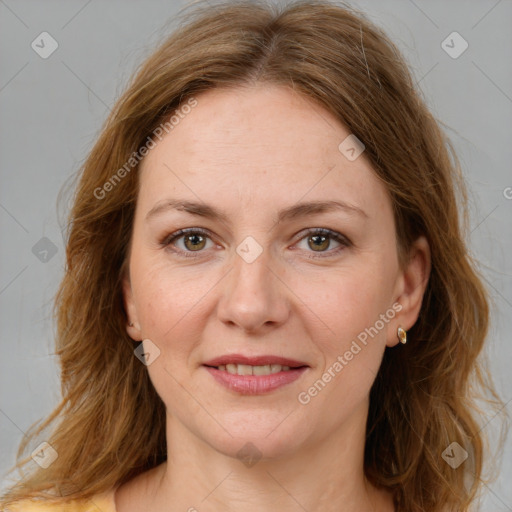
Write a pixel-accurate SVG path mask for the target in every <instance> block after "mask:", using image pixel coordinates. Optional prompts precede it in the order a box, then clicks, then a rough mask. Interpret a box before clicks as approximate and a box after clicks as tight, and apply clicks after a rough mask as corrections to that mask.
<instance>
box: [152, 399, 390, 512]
mask: <svg viewBox="0 0 512 512" xmlns="http://www.w3.org/2000/svg"><path fill="white" fill-rule="evenodd" d="M367 411H368V404H367V403H364V404H362V406H361V409H360V410H358V411H356V412H355V413H354V414H353V415H352V416H351V417H350V418H348V419H347V421H346V422H345V423H344V424H343V425H342V426H341V427H340V425H336V426H335V428H334V426H333V429H332V432H331V433H330V434H329V435H327V436H325V437H324V438H323V439H315V440H311V442H309V443H308V444H307V445H302V446H301V449H300V450H294V451H292V452H290V453H288V454H281V455H280V456H275V457H274V456H273V457H272V458H266V457H265V448H263V450H262V451H261V452H260V451H259V450H258V452H254V454H255V455H256V456H255V457H254V458H253V459H252V461H249V460H247V459H243V460H242V459H240V458H236V457H233V456H231V455H226V454H225V453H220V451H218V450H215V449H213V448H212V447H211V445H209V444H206V443H205V442H204V441H202V440H200V439H199V438H198V437H197V436H195V435H194V434H192V433H191V432H190V430H188V429H187V428H186V427H185V426H184V425H183V424H182V423H181V422H179V421H178V420H177V419H176V418H172V417H168V418H167V441H168V443H167V449H168V458H167V462H165V463H164V464H161V465H160V466H158V468H155V470H156V471H155V473H154V475H153V476H154V478H153V482H152V484H151V485H148V496H151V498H150V502H151V509H152V510H155V511H159V512H160V511H161V512H167V511H169V512H170V511H171V510H187V511H189V512H196V511H212V512H213V511H220V510H222V511H225V512H234V511H235V510H236V511H237V512H238V511H239V510H240V509H243V510H244V512H261V511H262V510H279V511H282V512H288V511H290V512H291V511H293V512H296V511H297V510H307V511H308V512H317V511H318V512H320V511H331V510H332V511H340V510H343V512H361V511H362V510H364V511H368V512H370V511H374V510H375V511H379V512H393V510H394V507H393V503H392V498H391V495H390V494H389V493H387V492H385V491H380V490H377V489H376V488H374V487H373V486H372V485H371V484H370V483H369V482H368V481H367V480H366V478H365V476H364V471H363V456H364V442H365V425H366V416H367ZM171 432H172V435H171ZM276 434H277V433H276ZM281 442H282V443H283V442H286V440H282V441H281ZM253 444H254V445H255V446H262V447H263V446H264V441H263V442H262V441H261V440H259V441H258V440H254V443H253ZM247 446H250V445H247ZM249 452H250V450H249ZM260 455H261V458H259V459H258V457H259V456H260Z"/></svg>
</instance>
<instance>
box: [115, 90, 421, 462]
mask: <svg viewBox="0 0 512 512" xmlns="http://www.w3.org/2000/svg"><path fill="white" fill-rule="evenodd" d="M196 99H197V105H196V106H194V108H191V109H190V112H189V113H188V114H186V115H183V118H182V119H180V121H179V123H177V124H175V125H174V128H173V129H172V131H170V132H169V133H168V134H166V135H165V136H164V137H163V138H162V139H161V140H160V141H158V142H157V143H156V146H155V147H153V149H151V151H150V152H149V154H148V155H147V157H146V158H145V159H144V161H143V163H142V168H141V174H140V191H139V196H138V201H137V207H136V214H135V220H134V226H133V238H132V246H131V254H130V261H129V278H127V279H125V280H124V296H125V304H126V308H127V311H128V315H129V319H130V320H131V321H132V322H133V323H134V325H133V326H132V327H127V329H128V332H129V334H130V335H131V336H132V338H133V339H135V340H146V341H145V342H144V349H145V351H146V352H147V353H150V356H149V363H150V364H148V366H147V369H148V371H149V375H150V378H151V380H152V382H153V385H154V387H155V389H156V391H157V392H158V394H159V395H160V397H161V398H162V400H163V402H164V403H165V405H166V409H167V415H168V417H167V420H168V422H171V424H172V425H173V426H174V428H175V429H181V430H182V431H183V429H184V431H186V432H187V433H189V434H191V435H192V436H195V438H198V439H200V440H202V441H204V442H206V443H207V444H208V445H210V446H211V447H213V448H214V449H216V450H218V451H220V452H222V453H225V454H229V455H232V456H236V454H237V452H238V451H239V450H240V448H241V447H243V446H244V445H245V444H246V443H247V442H252V443H253V444H254V445H255V446H256V447H257V449H258V450H259V451H260V452H261V453H262V454H263V456H268V457H275V456H279V455H284V454H286V453H292V452H293V451H295V450H297V449H299V448H301V447H307V446H310V447H311V446H314V444H315V443H316V442H319V441H320V440H322V439H325V438H326V437H327V436H329V435H330V434H332V433H333V432H340V431H342V430H343V429H344V428H345V427H346V429H352V430H354V429H359V430H360V431H361V430H364V421H365V414H366V411H367V407H368V394H369V390H370V387H371V385H372V383H373V381H374V379H375V376H376V374H377V372H378V369H379V365H380V362H381V359H382V356H383V352H384V349H385V347H386V345H388V346H392V345H395V344H396V343H397V341H398V339H397V335H396V330H397V327H398V325H402V326H403V327H404V328H409V327H410V326H411V325H412V324H413V323H414V321H415V320H416V317H417V314H418V310H419V303H421V298H420V295H421V294H422V291H421V290H420V289H421V288H422V287H421V286H420V285H419V283H420V282H421V283H422V282H423V281H424V278H425V275H424V272H423V271H422V270H421V268H422V267H421V262H420V263H418V264H415V263H414V261H418V258H413V259H412V260H411V261H412V263H411V266H410V267H408V269H401V268H400V267H399V263H398V257H397V248H396V234H395V228H394V221H393V213H392V206H391V201H390V198H389V196H388V194H387V191H386V189H385V187H384V186H383V185H382V183H380V182H379V181H378V179H377V178H376V176H375V174H374V172H373V171H372V169H371V167H370V165H369V163H368V162H367V161H366V159H365V157H364V152H363V153H362V154H361V156H359V157H357V158H355V157H356V156H357V152H358V151H357V150H358V149H360V148H358V147H357V146H354V143H353V141H351V139H348V140H347V141H345V139H346V138H347V137H348V136H349V135H350V133H349V132H348V131H347V129H346V128H345V127H344V126H343V125H342V124H340V123H339V122H338V121H337V120H336V118H334V117H333V116H332V115H331V114H330V113H329V112H328V111H326V110H324V109H322V108H321V107H319V106H317V105H315V104H312V103H310V102H309V101H308V100H306V99H304V98H303V97H301V96H298V95H296V94H295V93H293V92H291V90H289V89H286V88H281V87H274V86H258V87H254V88H245V89H242V88H240V89H233V90H222V89H217V90H212V91H208V92H206V93H203V94H201V95H199V96H197V97H196ZM187 111H188V109H187ZM343 141H345V142H343ZM342 143H343V144H342ZM340 144H341V148H340ZM351 148H354V151H351ZM327 202H331V203H330V204H331V207H326V206H324V207H322V208H320V207H318V206H316V207H315V206H312V205H311V204H313V203H318V204H319V203H327ZM333 202H338V203H340V205H341V206H338V207H334V206H332V205H333V204H334V203H333ZM178 203H187V205H188V206H182V207H180V206H179V204H178ZM192 203H193V204H194V205H197V206H192ZM177 204H178V206H177V207H176V205H177ZM306 204H308V205H309V206H306ZM173 205H174V206H173ZM213 212H215V213H216V215H215V216H214V215H213ZM182 229H186V230H189V232H188V233H185V234H178V235H176V237H175V238H173V236H174V235H175V234H176V232H178V230H182ZM198 230H200V231H199V232H198ZM315 230H316V231H315ZM318 230H324V231H323V232H322V231H320V232H319V231H318ZM420 259H421V258H420ZM418 290H419V291H418ZM415 293H416V295H414V294H415ZM415 297H416V298H415ZM418 297H419V298H418ZM418 300H419V302H418ZM148 340H150V341H148ZM155 356H156V357H155ZM237 356H242V357H245V358H248V359H246V360H245V362H249V363H253V364H249V365H245V366H225V367H223V366H220V365H221V364H225V365H227V364H232V363H236V362H239V363H240V362H244V359H237V358H236V357H237ZM218 358H225V359H223V360H221V361H219V360H218ZM251 358H258V359H252V360H251ZM279 358H285V359H286V360H292V361H291V362H290V361H288V362H289V363H290V364H289V365H286V362H287V361H283V360H281V366H276V365H278V364H279V361H280V360H279ZM216 359H217V361H215V360H216ZM151 361H152V362H151ZM229 361H232V363H229ZM207 363H208V365H207ZM271 364H273V365H274V366H270V365H271ZM218 366H220V367H219V368H213V367H218ZM283 366H290V367H291V368H290V369H289V370H286V368H284V369H283V368H282V367H283ZM296 366H302V368H295V369H293V367H296ZM224 368H225V369H224ZM269 372H275V373H271V375H270V376H269V375H268V374H269ZM233 373H237V374H243V375H241V376H238V375H234V374H233ZM251 373H252V374H253V375H247V374H251ZM347 431H348V430H347Z"/></svg>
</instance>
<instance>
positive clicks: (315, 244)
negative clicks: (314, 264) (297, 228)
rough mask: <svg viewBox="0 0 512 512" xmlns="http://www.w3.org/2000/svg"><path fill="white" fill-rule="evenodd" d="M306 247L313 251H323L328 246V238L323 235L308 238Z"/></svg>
mask: <svg viewBox="0 0 512 512" xmlns="http://www.w3.org/2000/svg"><path fill="white" fill-rule="evenodd" d="M310 240H311V241H312V243H309V241H310ZM308 245H309V247H311V249H313V250H315V251H316V250H319V251H323V250H324V249H327V248H328V247H329V245H330V240H329V237H327V236H324V235H313V236H310V237H308Z"/></svg>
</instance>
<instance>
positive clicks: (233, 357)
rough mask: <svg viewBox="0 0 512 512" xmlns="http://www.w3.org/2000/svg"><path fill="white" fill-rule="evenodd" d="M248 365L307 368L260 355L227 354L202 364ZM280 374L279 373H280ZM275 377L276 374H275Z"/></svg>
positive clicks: (300, 364)
mask: <svg viewBox="0 0 512 512" xmlns="http://www.w3.org/2000/svg"><path fill="white" fill-rule="evenodd" d="M230 363H231V364H248V365H250V366H264V365H267V364H280V365H281V366H289V367H290V368H299V367H302V366H309V365H308V364H307V363H304V362H301V361H296V360H294V359H288V358H286V357H280V356H272V355H261V356H250V357H249V356H244V355H242V354H227V355H224V356H220V357H215V358H214V359H210V360H209V361H206V362H205V363H203V364H204V365H205V366H220V365H221V364H230ZM280 373H281V372H280ZM275 375H277V374H275Z"/></svg>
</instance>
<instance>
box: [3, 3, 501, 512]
mask: <svg viewBox="0 0 512 512" xmlns="http://www.w3.org/2000/svg"><path fill="white" fill-rule="evenodd" d="M450 151H451V146H450V144H449V142H448V140H447V139H446V138H445V136H444V135H443V133H442V132H441V130H440V128H439V126H438V124H437V123H436V121H435V119H434V118H433V117H432V115H431V114H430V113H429V112H428V110H427V108H426V106H425V104H424V103H423V101H422V100H421V98H420V96H419V94H418V92H417V91H416V90H415V88H414V86H413V83H412V81H411V77H410V74H409V72H408V70H407V67H406V65H405V63H404V62H403V60H402V58H401V57H400V55H399V53H398V51H397V49H396V47H395V46H394V45H393V44H392V43H391V42H390V41H389V40H388V39H387V38H386V36H385V35H384V34H383V33H382V32H381V31H380V30H379V29H377V28H376V27H374V26H373V25H371V24H370V23H369V22H368V21H367V20H366V19H365V18H364V16H363V15H361V14H360V13H356V12H354V11H352V10H350V9H347V8H342V7H340V6H337V5H335V4H334V3H328V2H319V1H318V2H316V1H309V2H300V3H295V4H290V5H289V6H287V7H285V8H281V9H279V8H277V7H275V6H274V7H273V6H271V5H266V4H264V3H255V2H237V3H233V2H229V3H227V4H221V5H216V6H215V7H208V6H205V7H202V8H197V9H196V10H195V11H194V17H193V18H192V19H191V20H189V22H188V24H186V25H185V26H184V27H183V28H181V29H180V30H178V31H177V32H176V33H175V34H173V35H172V36H171V37H170V38H169V39H168V40H167V41H165V42H164V43H163V45H162V46H161V47H160V48H158V49H157V50H156V51H155V52H154V53H153V55H152V56H150V58H149V59H148V60H147V61H146V62H145V63H144V65H143V66H142V68H141V69H140V70H139V72H138V74H137V76H136V77H135V78H134V80H133V82H132V83H131V84H130V86H129V88H128V90H127V91H126V92H125V94H124V95H123V96H122V97H121V98H120V99H119V101H118V102H117V104H116V106H115V108H114V109H113V111H112V113H111V115H110V118H109V119H108V121H107V123H106V125H105V127H104V129H103V132H102V134H101V135H100V137H99V140H98V141H97V143H96V145H95V147H94V148H93V150H92V152H91V154H90V156H89V158H88V159H87V161H86V162H85V164H84V167H83V169H82V175H81V181H80V183H79V186H78V189H77V193H76V197H75V202H74V205H73V208H72V211H71V214H70V230H69V235H68V242H67V270H66V274H65V276H64V279H63V281H62V284H61V287H60V290H59V293H58V296H57V300H56V308H57V313H58V339H57V353H58V354H59V356H60V360H61V367H62V377H61V378H62V385H63V400H62V403H61V404H60V406H59V407H58V408H57V409H56V410H55V411H54V412H53V413H52V415H51V416H50V417H49V418H48V419H47V421H46V422H45V423H44V424H43V425H42V426H41V428H40V429H39V430H38V431H36V432H35V434H38V433H40V432H41V431H42V429H43V428H46V427H48V426H49V425H55V426H54V427H53V430H52V431H51V433H49V434H48V435H47V437H45V438H44V439H43V440H44V441H45V442H46V443H47V444H43V445H39V446H38V447H37V449H35V450H34V452H33V453H32V455H33V457H32V458H34V460H36V461H37V458H39V459H40V461H41V462H40V463H39V465H40V466H41V467H40V468H39V467H38V468H37V470H36V471H33V472H32V473H31V474H29V475H27V476H26V477H25V478H24V479H23V480H22V481H20V482H18V483H17V484H16V485H15V486H13V487H12V489H11V490H10V491H9V492H7V493H6V494H5V496H4V498H3V501H2V503H3V506H5V507H8V509H9V510H13V511H15V510H23V511H30V510H36V511H43V510H66V511H69V510H77V511H81V512H83V511H92V510H102V511H103V512H114V511H116V512H132V511H142V510H148V511H153V512H163V511H171V510H172V511H174V510H189V511H195V510H198V511H217V510H234V509H235V508H236V509H237V510H238V509H242V510H244V511H263V510H280V511H296V510H308V511H316V510H333V511H334V510H344V511H345V512H361V511H363V510H364V511H370V510H375V511H379V512H387V511H396V512H398V511H400V512H405V511H407V512H416V511H418V512H419V511H429V512H437V511H455V510H457V511H461V510H469V507H470V505H471V503H473V502H474V500H475V497H476V495H477V491H478V490H479V487H480V477H481V472H482V461H483V448H482V446H483V445H482V440H483V438H482V435H483V433H482V432H480V431H479V426H478V424H477V422H476V420H475V416H474V413H473V411H472V409H473V399H474V395H473V394H472V393H473V392H474V391H472V390H474V389H478V388H480V389H483V390H487V391H488V392H489V393H490V395H491V396H494V397H495V398H497V397H496V395H495V394H494V391H493V388H492V386H491V385H490V384H488V383H487V382H486V381H485V380H484V377H483V373H482V368H481V364H480V362H479V359H478V357H477V356H478V355H479V353H480V351H481V349H482V346H483V343H484V339H485V335H486V332H487V323H488V304H487V296H486V292H485V290H484V288H483V286H482V284H481V281H480V279H479V278H478V276H477V274H476V272H475V270H474V268H473V266H472V262H471V260H470V257H469V256H468V254H467V251H466V248H465V246H464V242H463V233H462V232H461V229H460V227H459V215H458V210H457V201H458V200H459V201H461V202H462V203H461V204H462V205H464V199H465V196H464V188H463V183H462V180H461V177H460V172H459V167H458V163H457V159H456V157H455V155H454V154H453V153H450ZM27 445H28V442H25V443H24V444H22V446H21V447H20V453H21V452H22V451H23V450H24V449H25V448H26V446H27ZM34 448H35V445H34V446H33V447H32V449H34ZM30 460H31V457H27V458H26V459H25V460H21V461H19V466H20V467H21V466H22V465H23V464H25V463H26V462H28V461H30ZM468 478H469V485H467V483H468ZM72 507H75V508H72Z"/></svg>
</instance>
